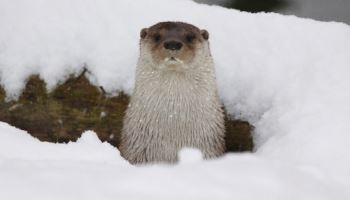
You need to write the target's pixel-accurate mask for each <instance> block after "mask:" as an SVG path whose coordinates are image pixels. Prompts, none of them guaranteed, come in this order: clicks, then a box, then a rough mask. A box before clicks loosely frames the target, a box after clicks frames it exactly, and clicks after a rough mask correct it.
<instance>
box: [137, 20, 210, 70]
mask: <svg viewBox="0 0 350 200" xmlns="http://www.w3.org/2000/svg"><path fill="white" fill-rule="evenodd" d="M140 36H141V39H140V46H141V56H142V55H144V54H145V52H149V53H150V54H148V56H147V57H148V59H151V60H150V61H151V62H152V63H153V64H154V66H155V67H156V68H158V69H163V70H173V69H186V68H188V66H191V64H192V62H194V60H195V59H196V56H197V54H199V53H200V51H201V50H203V49H205V48H207V46H208V45H207V44H208V38H209V33H208V32H207V31H206V30H200V29H198V28H197V27H195V26H193V25H191V24H187V23H183V22H160V23H158V24H155V25H153V26H151V27H149V28H144V29H142V30H141V33H140Z"/></svg>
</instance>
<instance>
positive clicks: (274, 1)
mask: <svg viewBox="0 0 350 200" xmlns="http://www.w3.org/2000/svg"><path fill="white" fill-rule="evenodd" d="M194 1H196V2H198V3H205V4H210V5H219V6H223V7H227V8H234V9H238V10H242V11H248V12H277V13H281V14H287V15H296V16H299V17H305V18H312V19H316V20H321V21H338V22H344V23H347V24H350V0H194Z"/></svg>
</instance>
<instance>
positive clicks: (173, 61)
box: [164, 56, 183, 65]
mask: <svg viewBox="0 0 350 200" xmlns="http://www.w3.org/2000/svg"><path fill="white" fill-rule="evenodd" d="M164 61H165V62H166V63H168V64H172V65H176V64H177V65H180V64H183V61H182V60H180V59H178V58H176V57H174V56H171V57H167V58H165V60H164Z"/></svg>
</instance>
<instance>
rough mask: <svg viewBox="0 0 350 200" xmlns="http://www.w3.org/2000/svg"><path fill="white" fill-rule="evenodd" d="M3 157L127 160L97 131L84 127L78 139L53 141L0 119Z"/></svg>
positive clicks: (59, 159) (98, 160) (0, 141)
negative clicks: (50, 141) (33, 135)
mask: <svg viewBox="0 0 350 200" xmlns="http://www.w3.org/2000/svg"><path fill="white" fill-rule="evenodd" d="M3 159H19V160H44V161H48V160H50V161H54V160H56V161H94V162H96V161H97V162H118V163H121V164H123V163H124V164H127V162H126V161H125V160H124V159H123V158H122V157H121V156H120V155H119V154H118V151H116V150H115V148H114V147H113V146H111V145H110V144H109V143H107V142H103V143H102V142H101V141H100V140H99V139H98V137H97V135H96V133H94V132H92V131H86V132H84V133H83V134H82V136H81V138H80V139H79V140H78V141H77V142H69V143H68V144H52V143H48V142H40V141H39V140H38V139H34V138H33V137H32V136H30V135H29V134H28V133H27V132H25V131H22V130H19V129H16V128H15V127H12V126H9V125H8V124H6V123H3V122H0V161H1V160H3Z"/></svg>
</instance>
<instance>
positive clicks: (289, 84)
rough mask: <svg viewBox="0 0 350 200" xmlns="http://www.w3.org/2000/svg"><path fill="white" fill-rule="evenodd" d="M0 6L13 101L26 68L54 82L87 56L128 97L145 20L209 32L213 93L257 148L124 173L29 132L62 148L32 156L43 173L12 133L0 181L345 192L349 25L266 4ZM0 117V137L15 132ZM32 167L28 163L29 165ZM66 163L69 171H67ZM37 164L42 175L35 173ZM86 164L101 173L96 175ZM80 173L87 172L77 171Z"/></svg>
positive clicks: (149, 189) (349, 138) (124, 188)
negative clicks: (267, 9)
mask: <svg viewBox="0 0 350 200" xmlns="http://www.w3.org/2000/svg"><path fill="white" fill-rule="evenodd" d="M0 13H1V14H0V16H1V17H0V27H1V31H0V82H1V84H2V85H3V86H4V88H5V89H6V91H7V93H8V95H9V97H10V98H15V97H17V96H18V94H19V92H20V91H21V89H22V88H23V86H24V80H25V79H26V77H27V76H28V75H29V74H32V73H39V74H40V76H41V77H42V78H44V79H45V81H46V82H47V83H48V87H49V88H52V87H54V86H55V84H56V83H57V82H59V81H62V80H64V79H65V78H66V77H67V75H68V74H69V73H74V72H76V73H77V72H79V71H80V70H81V69H82V67H83V66H84V65H85V64H86V65H87V66H88V68H89V70H90V71H91V72H92V75H91V77H90V79H91V81H93V83H94V84H96V85H102V86H103V87H104V88H105V89H106V90H107V91H108V92H115V91H118V90H123V91H125V92H127V93H129V94H130V93H131V92H132V88H133V82H134V70H135V63H136V59H137V55H138V37H139V30H140V29H141V28H143V27H147V26H149V25H152V24H154V23H156V22H158V21H165V20H180V21H186V22H190V23H193V24H195V25H197V26H199V27H201V28H205V29H207V30H208V31H209V32H210V42H211V49H212V55H213V57H214V59H215V63H216V67H217V81H218V85H219V91H220V96H221V98H222V100H223V102H224V104H225V106H226V108H227V109H228V111H229V113H231V114H233V115H235V116H236V117H238V118H242V119H246V120H248V121H249V122H250V123H251V124H253V125H254V126H255V127H256V128H255V144H256V147H257V148H256V153H255V154H253V155H243V156H237V155H230V156H227V157H225V158H224V159H221V160H218V161H215V162H214V161H213V162H205V163H202V162H200V163H196V162H193V163H192V165H193V166H192V165H191V167H190V166H188V167H187V166H186V165H184V166H182V165H180V166H177V167H174V168H170V169H169V168H166V167H165V168H164V167H156V166H155V167H149V168H145V169H134V168H129V167H127V168H126V169H125V171H124V168H120V167H116V166H115V165H117V164H114V163H112V164H108V165H103V164H101V166H95V165H94V164H93V163H94V162H92V160H95V158H96V157H95V156H93V157H92V158H91V161H89V164H88V166H89V167H88V168H87V169H84V170H82V171H80V170H79V169H80V167H82V166H85V164H84V165H81V164H80V163H79V162H78V163H76V162H75V161H74V163H75V164H74V165H73V166H70V164H69V162H65V160H67V159H68V160H74V159H78V158H81V157H80V156H75V155H73V157H70V156H69V155H67V154H68V152H69V153H70V152H71V151H73V150H71V149H70V148H72V149H73V148H74V147H73V146H75V145H78V146H79V144H69V145H68V146H71V147H65V146H66V145H52V144H41V143H39V142H37V141H32V139H28V140H30V141H31V142H30V143H33V149H36V148H39V149H40V148H46V147H42V146H45V145H48V147H47V148H49V149H50V148H54V150H52V151H57V152H58V153H57V155H56V153H55V154H54V155H56V156H57V157H61V158H60V159H59V161H60V162H59V163H61V164H57V163H56V162H55V164H52V163H53V162H54V161H52V156H51V155H52V154H51V153H49V154H48V155H47V156H45V154H44V155H43V157H40V156H39V157H37V158H38V159H39V160H45V161H43V162H44V163H47V162H48V163H49V165H50V166H51V165H53V166H52V167H53V169H54V171H52V172H50V169H49V168H47V169H46V168H45V169H46V170H47V171H46V172H41V171H40V170H39V169H41V168H40V165H41V164H40V162H39V164H38V163H36V162H29V161H28V162H29V164H28V163H27V162H24V161H20V162H17V161H16V160H17V159H20V160H22V159H23V160H27V159H32V158H33V153H30V151H31V150H29V149H32V147H28V149H27V148H26V145H27V141H26V142H23V149H22V148H15V147H12V146H11V145H9V144H10V143H12V140H13V138H9V139H7V140H5V139H4V142H3V144H4V145H6V146H7V148H9V149H13V151H9V150H6V148H5V149H3V150H4V151H2V152H1V157H3V158H2V160H0V163H2V165H1V166H2V167H1V169H7V168H9V169H7V171H6V170H5V171H4V170H2V171H1V172H0V173H2V175H1V176H4V175H5V174H6V172H8V174H7V175H6V177H5V179H2V178H1V180H2V183H1V184H0V188H2V186H3V184H4V181H3V180H7V181H10V182H11V180H16V179H12V178H11V177H13V176H15V177H17V176H18V177H19V178H20V177H25V178H27V179H26V180H27V181H28V182H21V183H18V182H16V181H14V182H11V183H13V184H14V186H15V185H16V184H20V186H18V187H19V188H21V189H24V188H27V189H26V190H27V192H28V193H30V191H31V189H33V187H34V186H33V184H29V183H31V181H35V180H38V181H39V182H40V181H41V182H40V183H42V184H43V185H45V183H46V182H47V181H48V180H51V178H52V179H54V180H55V181H56V182H55V183H53V185H50V187H52V188H51V189H54V186H55V184H58V183H62V182H64V179H61V176H63V177H65V178H67V177H69V176H73V179H74V180H72V181H71V182H70V181H68V182H69V183H67V184H68V185H69V186H76V185H78V183H80V184H82V183H83V186H79V188H78V192H76V190H73V189H72V190H70V189H67V191H66V193H67V194H68V195H67V196H69V197H70V198H73V197H77V196H76V195H86V194H89V195H87V197H88V198H93V197H96V196H94V195H97V191H91V190H89V191H88V192H87V193H84V192H86V191H85V190H84V189H86V188H89V187H90V186H94V187H95V186H96V185H95V184H97V183H100V184H102V183H104V182H106V184H103V186H106V187H107V189H106V190H105V192H106V194H104V195H106V196H105V199H109V198H112V197H115V196H118V195H116V194H117V193H115V192H116V191H119V192H120V193H118V194H119V195H120V196H118V197H126V196H128V197H130V196H131V197H134V198H137V197H140V196H138V195H139V194H142V195H146V196H147V197H149V198H152V199H154V198H155V197H157V196H156V194H159V196H163V197H164V195H167V194H173V195H172V197H174V199H175V197H184V196H186V197H188V198H190V197H194V196H195V195H203V196H200V197H203V198H202V199H205V198H208V199H213V198H214V196H215V197H219V198H220V197H222V198H223V199H224V198H229V197H231V198H232V197H237V198H238V199H239V198H240V197H241V199H253V198H254V199H256V198H257V197H259V198H261V197H265V196H267V197H270V198H268V199H281V198H284V199H285V198H287V199H288V198H289V197H290V198H291V199H296V198H298V199H342V198H345V197H348V198H350V196H349V195H350V194H349V192H348V191H345V189H344V188H349V187H350V171H349V169H350V158H349V153H350V145H349V143H350V127H349V126H348V124H349V122H350V103H349V102H350V92H349V87H350V79H349V76H350V68H349V66H350V27H349V26H347V25H345V24H341V23H324V22H317V21H314V20H310V19H301V18H297V17H294V16H282V15H278V14H271V13H269V14H266V13H258V14H249V13H243V12H238V11H235V10H228V9H224V8H220V7H213V6H206V5H198V4H196V3H194V2H191V1H185V0H183V1H175V0H171V1H170V0H168V1H164V0H163V1H161V0H150V1H126V0H119V1H113V0H101V1H98V2H96V1H93V0H84V1H79V0H60V1H58V0H57V1H50V2H47V1H40V0H33V1H30V2H29V1H25V0H11V1H7V0H2V1H0ZM4 126H5V125H2V128H1V130H0V137H7V136H6V134H5V135H4V133H6V132H11V130H13V129H12V128H8V127H7V128H6V126H5V128H4ZM3 128H4V130H3ZM15 132H17V130H16V131H15ZM7 135H9V134H7ZM22 135H23V134H22ZM18 137H21V138H22V137H25V136H18ZM0 139H2V138H0ZM37 146H38V147H37ZM39 146H40V147H39ZM51 146H52V147H51ZM65 148H68V149H67V150H64V149H65ZM77 148H79V149H80V148H82V147H80V146H79V147H77ZM87 148H91V147H90V146H89V147H87ZM96 148H97V149H99V148H101V149H100V150H101V151H102V152H101V154H106V155H104V157H103V159H106V160H119V158H118V153H116V154H115V155H114V154H113V155H114V156H116V157H117V158H115V159H112V158H110V157H109V156H113V155H112V151H113V152H114V150H112V151H110V150H107V149H110V147H105V146H103V145H100V144H99V145H97V146H96ZM105 148H106V149H105ZM100 150H96V149H95V148H92V150H86V151H93V152H95V151H97V152H98V151H100ZM27 151H28V152H27ZM35 151H39V150H35ZM84 151H85V150H84ZM105 151H108V152H109V153H105ZM7 152H11V153H9V154H7ZM77 152H81V150H77ZM12 154H13V155H12ZM72 154H74V153H72ZM77 154H79V153H77ZM98 154H99V153H98ZM101 154H99V155H101ZM49 157H50V158H49ZM97 157H99V156H97ZM5 158H6V159H5ZM12 158H13V159H15V160H11V159H12ZM34 158H35V156H34ZM85 158H86V159H88V157H85ZM96 159H97V158H96ZM103 159H102V160H103ZM8 160H11V161H8ZM47 160H48V161H47ZM78 160H79V159H78ZM97 160H98V159H97ZM190 160H191V159H190ZM5 161H6V162H5ZM61 161H62V162H61ZM90 162H92V163H90ZM120 162H121V161H120ZM117 163H119V161H117ZM185 163H186V162H185ZM190 163H191V162H190ZM27 165H30V166H31V167H33V170H31V169H29V170H28V171H25V169H26V166H27ZM43 165H44V164H43ZM60 165H62V166H60ZM13 166H15V167H13ZM70 167H72V171H71V172H70V173H68V174H67V175H64V173H65V172H66V170H68V171H69V169H70ZM90 167H91V168H90ZM104 169H105V170H106V171H104ZM55 170H56V171H55ZM119 170H121V171H122V172H118V171H119ZM44 171H45V170H44ZM17 172H23V173H22V174H17ZM25 172H28V173H30V174H31V175H25V174H27V173H25ZM34 172H35V173H37V174H38V177H35V176H33V177H32V174H35V173H34ZM93 172H94V173H98V174H99V175H96V174H94V175H91V174H90V173H93ZM190 172H191V173H190ZM218 172H220V173H218ZM45 173H47V174H46V175H45ZM62 173H63V175H62ZM75 173H77V174H75ZM111 174H112V175H111ZM39 175H40V176H39ZM42 176H43V177H42ZM52 176H53V177H52ZM66 176H67V177H66ZM85 176H87V177H89V178H91V180H93V181H84V182H83V181H80V180H77V179H79V178H81V177H85ZM48 177H50V179H48ZM111 177H113V178H111ZM154 177H155V178H154ZM114 178H115V179H117V180H118V181H116V180H114ZM95 179H97V180H98V181H95ZM105 179H107V180H105ZM67 180H71V179H67ZM119 181H120V182H119ZM150 181H151V183H150ZM15 183H16V184H15ZM110 184H112V185H113V186H111V185H110ZM28 185H30V186H29V187H27V186H28ZM103 186H99V188H101V187H103ZM158 186H159V187H158ZM30 187H32V188H30ZM85 187H86V188H85ZM96 187H98V186H96ZM200 190H203V191H202V192H201V193H199V191H200ZM73 191H74V192H73ZM131 191H133V192H131ZM135 191H138V192H139V193H137V192H135ZM171 191H176V192H173V193H172V192H171ZM179 191H183V193H180V192H179ZM95 192H96V193H95ZM160 192H161V193H160ZM163 192H164V193H163ZM0 194H1V193H0ZM6 194H10V193H6ZM49 194H51V195H52V194H55V193H54V190H52V191H51V190H49V191H46V192H45V193H43V194H35V195H43V196H40V197H42V198H44V197H46V196H45V195H49ZM69 194H71V195H69ZM286 194H287V197H286V196H285V195H286ZM17 195H20V194H17ZM109 195H110V196H109ZM152 195H153V196H152ZM221 195H222V196H221ZM84 197H85V196H84ZM57 198H58V197H57ZM128 199H130V198H128ZM163 199H164V198H163Z"/></svg>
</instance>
